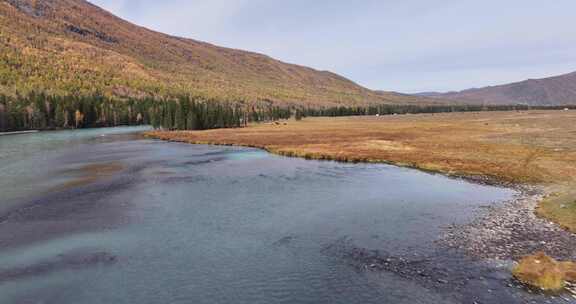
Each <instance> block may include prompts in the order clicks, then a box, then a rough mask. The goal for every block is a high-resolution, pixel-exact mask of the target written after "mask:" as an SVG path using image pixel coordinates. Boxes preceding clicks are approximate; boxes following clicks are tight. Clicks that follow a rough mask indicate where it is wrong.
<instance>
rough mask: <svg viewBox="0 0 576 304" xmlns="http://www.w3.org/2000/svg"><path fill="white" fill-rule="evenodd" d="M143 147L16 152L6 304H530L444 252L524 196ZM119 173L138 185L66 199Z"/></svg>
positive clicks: (95, 143)
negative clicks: (456, 278) (361, 257)
mask: <svg viewBox="0 0 576 304" xmlns="http://www.w3.org/2000/svg"><path fill="white" fill-rule="evenodd" d="M136 131H141V130H140V129H134V128H116V129H100V130H86V131H63V132H52V133H40V134H27V135H16V136H9V137H2V138H0V191H1V193H2V196H1V200H0V210H1V211H2V212H0V244H2V247H1V250H0V303H58V304H65V303H138V304H143V303H250V304H252V303H266V304H269V303H410V304H412V303H472V302H471V301H469V300H470V299H472V301H474V300H475V299H478V300H479V302H482V303H525V300H526V298H525V297H527V295H526V294H525V293H523V292H520V291H517V290H514V289H509V288H507V287H506V286H505V284H506V282H507V280H508V279H509V278H508V277H507V272H505V271H503V270H502V269H490V268H487V267H488V266H483V265H481V264H474V266H473V267H471V266H470V264H469V263H468V261H466V260H465V259H464V258H461V257H459V256H457V255H454V256H453V258H452V253H447V252H442V251H441V248H438V247H437V245H436V244H435V242H434V241H435V240H436V239H437V238H438V237H439V235H440V234H441V233H442V227H444V226H446V225H449V224H452V223H463V222H466V221H468V220H470V219H471V218H472V214H473V212H474V211H475V210H477V209H478V208H479V207H480V206H484V205H487V204H490V203H493V202H498V201H503V200H506V199H510V198H511V197H512V196H513V195H514V194H515V192H514V191H512V190H508V189H503V188H495V187H489V186H484V185H477V184H471V183H468V182H465V181H461V180H455V179H449V178H446V177H443V176H439V175H431V174H427V173H423V172H419V171H415V170H409V169H403V168H397V167H393V166H386V165H368V164H364V165H363V164H340V163H334V162H318V161H307V160H302V159H292V158H285V157H279V156H274V155H271V154H268V153H266V152H263V151H260V150H254V149H244V148H233V147H215V146H202V145H187V144H178V143H167V142H160V141H156V140H149V139H143V138H141V137H139V136H137V135H130V134H131V133H133V132H136ZM110 163H115V164H121V165H122V170H121V171H119V172H116V173H115V174H113V175H112V176H107V177H104V178H102V179H99V180H97V181H96V182H93V183H90V184H87V185H82V186H78V187H67V188H62V187H59V185H63V184H66V183H69V182H70V181H73V180H74V179H76V178H78V177H79V176H78V174H72V173H71V172H76V171H74V170H76V169H78V168H82V167H83V166H86V165H94V164H102V165H105V164H110ZM334 248H338V249H337V250H333V249H334ZM358 250H366V251H373V250H378V251H379V252H382V253H385V254H386V255H388V256H390V257H394V258H398V257H401V258H406V259H420V260H425V261H426V262H425V263H427V264H426V267H429V268H430V267H436V268H434V269H447V270H449V271H454V273H457V274H463V275H465V276H468V277H470V283H469V284H468V285H465V286H463V288H460V289H458V290H456V289H454V290H451V289H450V288H435V287H434V285H433V284H432V285H429V284H427V283H425V282H424V283H423V282H422V281H421V280H420V281H418V280H411V279H410V278H408V277H406V276H402V275H401V273H400V272H397V273H392V272H385V271H383V272H375V271H369V270H366V269H365V268H363V267H358V263H357V262H358V261H352V260H350V258H349V256H350V254H349V253H350V252H356V251H358ZM447 257H451V258H450V259H449V261H447ZM487 274H491V275H487ZM433 283H434V282H433ZM488 290H490V292H488ZM480 300H481V301H480Z"/></svg>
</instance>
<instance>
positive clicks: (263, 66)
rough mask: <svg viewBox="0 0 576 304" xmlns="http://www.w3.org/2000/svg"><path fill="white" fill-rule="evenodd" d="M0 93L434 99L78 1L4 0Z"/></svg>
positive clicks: (332, 101)
mask: <svg viewBox="0 0 576 304" xmlns="http://www.w3.org/2000/svg"><path fill="white" fill-rule="evenodd" d="M0 27H1V29H2V31H1V32H0V48H1V52H0V85H1V86H0V93H5V94H9V95H14V94H15V93H16V92H19V93H26V92H29V91H31V90H35V91H44V92H49V93H51V94H58V95H65V94H69V93H80V94H91V93H94V92H102V93H104V94H106V95H107V96H117V97H125V96H130V97H142V96H151V95H152V96H166V95H173V94H179V93H192V94H199V95H205V96H210V97H223V98H244V99H249V100H264V99H266V100H272V101H275V102H277V103H291V104H292V103H294V104H307V105H337V104H345V105H355V104H365V103H411V102H430V100H429V99H426V98H423V97H414V96H407V95H398V94H394V93H378V94H376V93H375V92H373V91H371V90H368V89H366V88H363V87H361V86H359V85H357V84H355V83H353V82H352V81H350V80H348V79H345V78H343V77H341V76H339V75H336V74H334V73H331V72H326V71H317V70H314V69H311V68H307V67H303V66H298V65H293V64H287V63H283V62H280V61H278V60H274V59H272V58H270V57H268V56H265V55H261V54H256V53H252V52H246V51H241V50H235V49H229V48H223V47H218V46H214V45H211V44H209V43H205V42H200V41H195V40H191V39H185V38H179V37H174V36H169V35H165V34H162V33H158V32H154V31H152V30H148V29H146V28H143V27H139V26H137V25H134V24H132V23H130V22H127V21H124V20H122V19H120V18H117V17H115V16H114V15H112V14H110V13H109V12H107V11H105V10H103V9H101V8H99V7H97V6H95V5H92V4H90V3H89V2H86V1H84V0H1V1H0Z"/></svg>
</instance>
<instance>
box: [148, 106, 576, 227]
mask: <svg viewBox="0 0 576 304" xmlns="http://www.w3.org/2000/svg"><path fill="white" fill-rule="evenodd" d="M148 135H149V136H153V137H156V138H160V139H164V140H172V141H182V142H188V143H201V144H224V145H241V146H250V147H258V148H263V149H266V150H268V151H270V152H272V153H277V154H281V155H286V156H297V157H305V158H309V159H331V160H337V161H347V162H383V163H391V164H396V165H400V166H407V167H414V168H419V169H423V170H428V171H433V172H440V173H443V174H446V175H451V176H467V177H481V178H489V179H491V180H493V181H499V182H511V183H523V184H526V183H527V184H535V185H540V186H544V189H545V190H546V191H548V193H549V196H548V198H547V199H545V201H544V202H542V203H541V204H540V207H539V209H538V211H537V212H538V213H539V214H540V215H542V216H545V217H548V218H550V219H552V220H554V221H556V222H558V223H559V224H561V225H563V226H564V227H566V228H567V229H570V230H572V231H573V232H576V201H575V200H576V191H575V190H572V189H574V186H576V111H528V112H481V113H447V114H420V115H399V116H384V117H373V116H372V117H343V118H306V119H304V120H303V121H299V122H296V121H287V122H285V123H284V122H282V123H279V124H278V123H269V124H258V125H251V126H249V127H247V128H242V129H221V130H209V131H176V132H165V131H156V132H150V133H148Z"/></svg>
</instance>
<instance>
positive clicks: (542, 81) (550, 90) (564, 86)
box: [415, 72, 576, 106]
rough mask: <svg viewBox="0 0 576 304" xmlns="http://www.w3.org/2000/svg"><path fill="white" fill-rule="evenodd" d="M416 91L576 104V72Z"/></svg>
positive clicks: (474, 99) (469, 99)
mask: <svg viewBox="0 0 576 304" xmlns="http://www.w3.org/2000/svg"><path fill="white" fill-rule="evenodd" d="M415 95H416V96H422V97H430V98H441V99H448V100H453V101H457V102H463V103H484V104H526V105H532V106H554V105H575V104H576V72H571V73H567V74H562V75H557V76H551V77H545V78H538V79H527V80H524V81H519V82H513V83H509V84H502V85H494V86H487V87H483V88H472V89H467V90H462V91H454V92H445V93H440V92H424V93H419V94H415Z"/></svg>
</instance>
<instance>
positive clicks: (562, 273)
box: [513, 252, 576, 292]
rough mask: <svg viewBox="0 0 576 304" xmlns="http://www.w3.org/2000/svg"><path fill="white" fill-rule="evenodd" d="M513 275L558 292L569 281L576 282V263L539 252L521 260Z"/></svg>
mask: <svg viewBox="0 0 576 304" xmlns="http://www.w3.org/2000/svg"><path fill="white" fill-rule="evenodd" d="M513 275H514V277H516V278H517V279H518V280H519V281H521V282H522V283H524V284H526V285H528V286H530V287H534V288H538V289H541V290H543V291H551V292H558V291H561V290H563V289H564V288H565V287H566V283H567V282H576V264H575V263H573V262H558V261H556V260H555V259H553V258H551V257H549V256H547V255H546V254H545V253H543V252H539V253H536V254H534V255H530V256H526V257H524V258H523V259H522V260H520V262H519V263H518V266H516V268H514V270H513Z"/></svg>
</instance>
